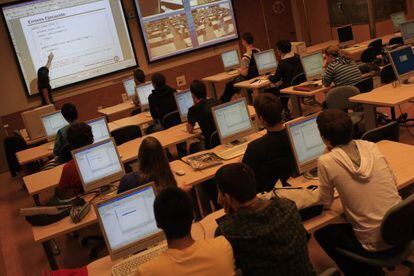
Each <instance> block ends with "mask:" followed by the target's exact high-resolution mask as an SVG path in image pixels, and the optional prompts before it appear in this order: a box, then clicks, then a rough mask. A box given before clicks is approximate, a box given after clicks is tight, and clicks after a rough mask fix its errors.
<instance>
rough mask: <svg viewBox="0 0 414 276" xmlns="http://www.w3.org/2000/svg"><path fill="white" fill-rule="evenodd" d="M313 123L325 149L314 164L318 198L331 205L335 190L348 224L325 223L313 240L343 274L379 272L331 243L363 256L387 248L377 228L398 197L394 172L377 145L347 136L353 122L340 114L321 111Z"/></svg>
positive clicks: (399, 199)
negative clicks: (316, 124)
mask: <svg viewBox="0 0 414 276" xmlns="http://www.w3.org/2000/svg"><path fill="white" fill-rule="evenodd" d="M317 123H318V128H319V131H320V134H321V136H322V139H323V141H324V143H325V144H326V147H327V149H328V151H329V152H328V153H326V154H324V155H323V156H321V157H320V158H319V163H318V173H319V183H320V186H319V189H320V201H321V203H322V204H324V205H325V206H330V205H331V204H332V202H333V200H334V191H335V190H334V189H335V188H336V190H337V191H338V194H339V198H340V200H341V202H342V206H343V209H344V212H345V215H346V219H347V223H343V224H332V225H329V226H326V227H324V228H322V229H320V230H318V231H316V233H315V238H316V239H317V241H318V242H319V244H320V245H321V246H322V248H323V249H324V250H325V251H326V253H327V254H328V255H329V256H330V257H331V258H332V259H333V260H334V261H335V262H336V264H337V265H338V266H339V268H340V269H341V270H342V272H344V273H345V275H378V274H376V273H379V275H381V270H380V269H376V268H374V267H371V266H369V265H366V264H363V263H360V262H357V261H355V260H353V259H351V258H348V257H346V256H344V255H342V254H340V253H338V252H337V251H336V250H335V247H340V248H343V249H345V250H348V251H351V252H355V253H356V254H358V255H362V256H366V257H375V256H381V253H380V252H381V251H383V250H387V249H390V246H389V245H387V244H386V243H385V242H384V241H382V239H381V233H380V228H381V222H382V219H383V217H384V215H385V213H386V212H387V211H388V210H389V209H390V208H391V207H393V206H394V205H396V204H397V203H399V202H400V201H401V198H400V196H399V195H398V190H397V187H396V179H395V177H394V174H393V172H392V171H391V169H390V167H389V166H388V163H387V160H386V159H385V158H384V156H383V155H382V154H381V153H380V151H379V150H378V147H377V146H376V144H374V143H371V142H367V141H362V140H352V129H353V127H352V121H351V119H350V118H349V116H348V115H347V114H346V113H345V112H343V111H340V110H333V109H332V110H331V109H328V110H325V111H323V112H322V113H320V114H319V116H318V118H317Z"/></svg>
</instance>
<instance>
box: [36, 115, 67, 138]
mask: <svg viewBox="0 0 414 276" xmlns="http://www.w3.org/2000/svg"><path fill="white" fill-rule="evenodd" d="M40 118H41V120H42V124H43V129H44V131H45V134H46V137H47V139H48V140H49V141H51V140H54V139H55V138H56V134H57V132H58V131H59V129H61V128H62V127H64V126H67V125H68V124H69V123H68V122H67V121H66V120H65V118H63V115H62V113H61V112H60V110H59V111H55V112H52V113H49V114H46V115H43V116H41V117H40Z"/></svg>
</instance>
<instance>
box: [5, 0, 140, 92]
mask: <svg viewBox="0 0 414 276" xmlns="http://www.w3.org/2000/svg"><path fill="white" fill-rule="evenodd" d="M18 2H19V3H10V4H7V5H5V6H3V7H2V11H3V16H4V18H5V22H6V25H7V28H8V31H9V34H10V38H11V42H12V45H13V48H14V51H15V53H16V57H17V60H18V62H19V65H20V69H21V70H20V71H21V73H22V76H23V78H22V79H23V81H24V84H25V88H26V89H27V92H28V94H29V95H34V94H38V93H39V92H38V89H37V70H38V69H39V68H40V67H42V66H45V65H46V64H47V61H48V56H49V55H50V54H51V53H53V59H52V60H51V64H50V73H49V77H50V85H51V87H52V88H59V87H63V86H67V85H70V84H73V83H77V82H80V81H84V80H88V79H91V78H95V77H98V76H102V75H106V74H109V73H113V72H116V71H120V70H124V69H126V68H130V67H134V66H136V65H137V62H136V59H135V54H134V50H133V47H132V44H131V39H130V36H129V31H128V28H127V24H126V20H125V16H124V13H123V7H122V2H121V0H32V1H18Z"/></svg>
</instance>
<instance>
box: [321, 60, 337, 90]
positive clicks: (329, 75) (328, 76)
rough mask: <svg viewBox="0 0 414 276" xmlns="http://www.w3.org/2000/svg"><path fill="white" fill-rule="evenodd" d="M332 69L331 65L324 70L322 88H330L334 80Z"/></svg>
mask: <svg viewBox="0 0 414 276" xmlns="http://www.w3.org/2000/svg"><path fill="white" fill-rule="evenodd" d="M334 73H335V72H334V69H333V66H332V64H330V65H328V67H326V69H325V73H324V74H323V76H322V84H323V86H325V87H327V86H330V85H331V83H332V82H333V80H334Z"/></svg>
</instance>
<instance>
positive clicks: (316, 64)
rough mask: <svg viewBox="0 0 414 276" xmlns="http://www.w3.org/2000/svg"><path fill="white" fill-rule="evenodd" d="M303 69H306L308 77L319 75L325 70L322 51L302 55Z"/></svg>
mask: <svg viewBox="0 0 414 276" xmlns="http://www.w3.org/2000/svg"><path fill="white" fill-rule="evenodd" d="M302 65H303V70H305V74H306V77H307V78H308V80H309V79H310V78H314V77H318V76H321V75H322V72H323V56H322V53H321V52H317V53H314V54H311V55H307V56H303V57H302Z"/></svg>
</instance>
